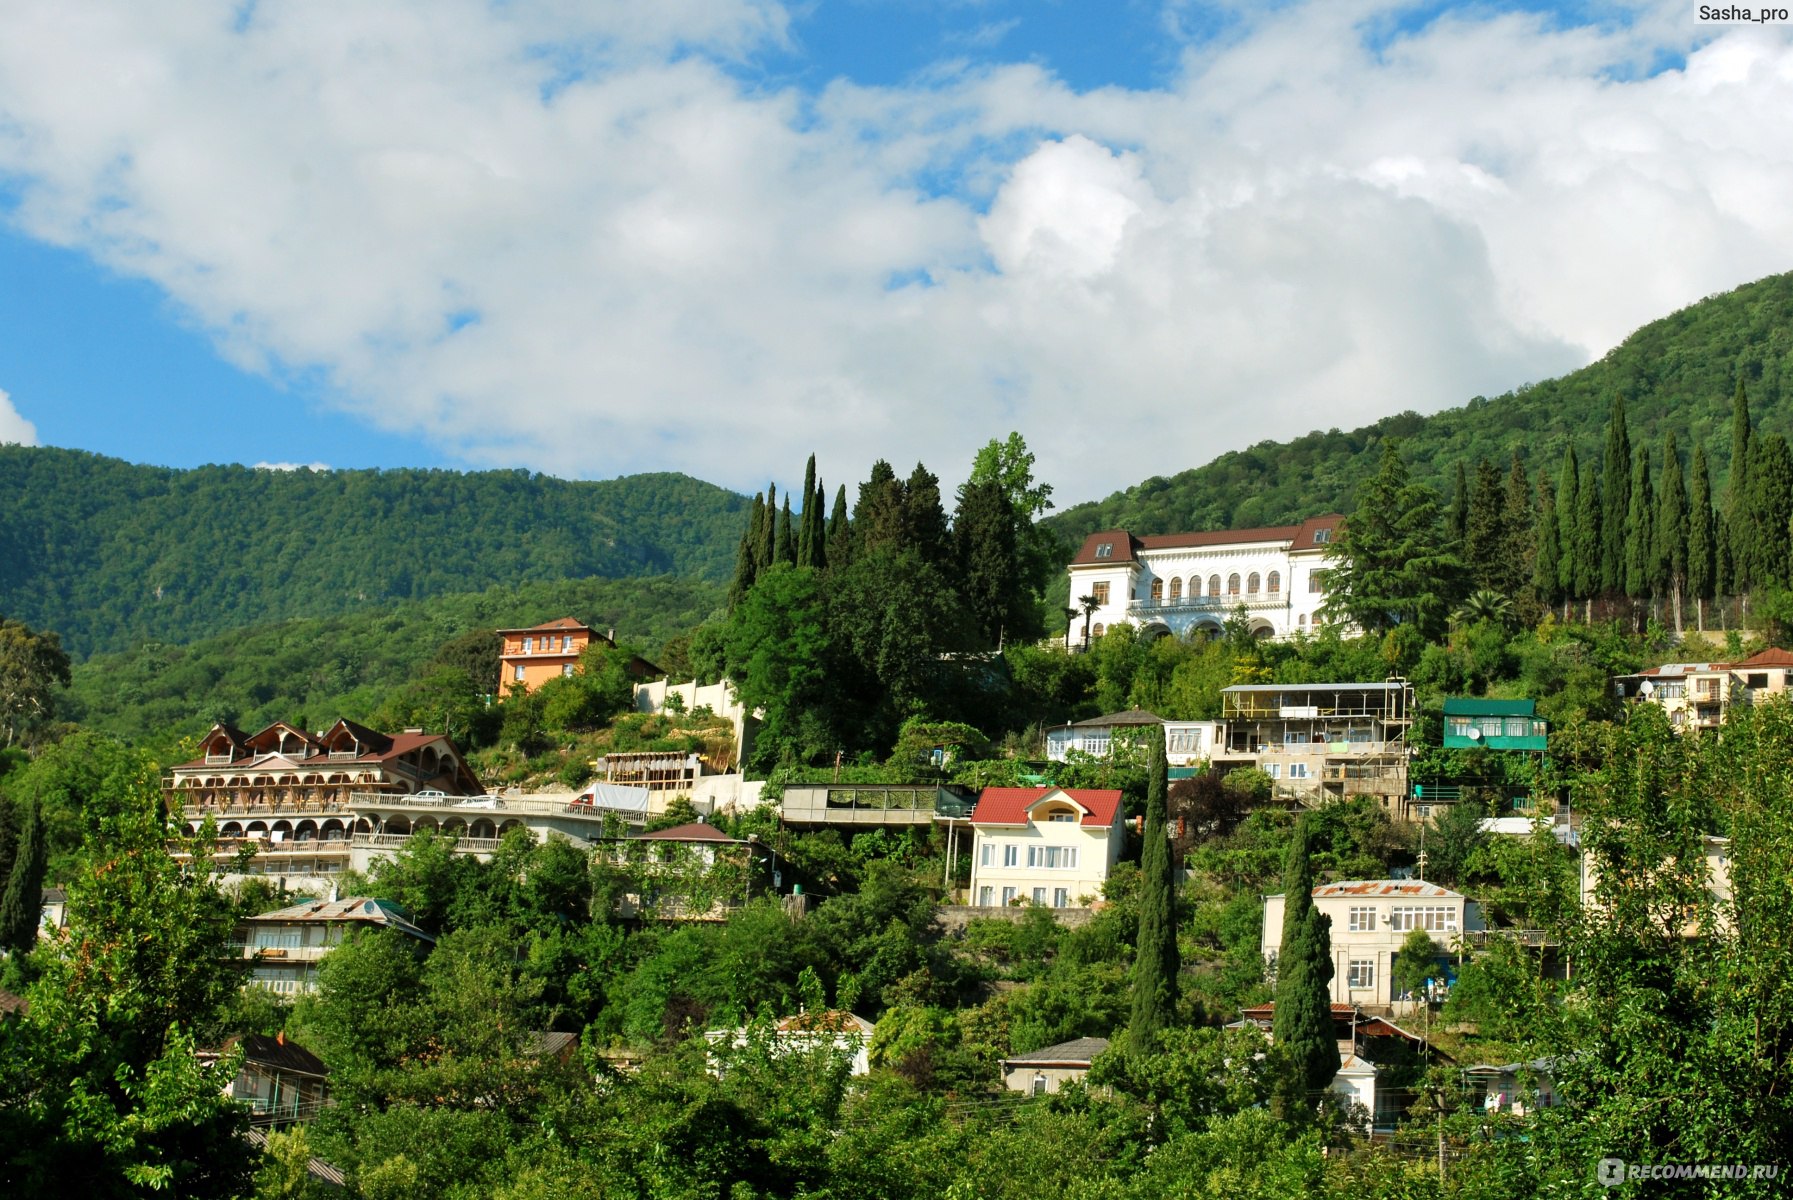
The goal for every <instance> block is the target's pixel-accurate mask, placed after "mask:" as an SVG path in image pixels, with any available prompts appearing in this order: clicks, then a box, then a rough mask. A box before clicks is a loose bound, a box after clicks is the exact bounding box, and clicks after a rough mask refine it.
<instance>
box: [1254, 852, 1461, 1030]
mask: <svg viewBox="0 0 1793 1200" xmlns="http://www.w3.org/2000/svg"><path fill="white" fill-rule="evenodd" d="M1314 907H1315V908H1317V909H1319V910H1320V912H1321V913H1323V914H1325V915H1326V916H1328V917H1330V918H1332V957H1333V964H1332V965H1333V973H1332V999H1333V1002H1334V1003H1335V1004H1349V1005H1355V1006H1358V1007H1361V1008H1364V1009H1366V1010H1370V1011H1377V1010H1380V1011H1395V1010H1402V1011H1405V1010H1410V1009H1415V1008H1418V1007H1419V1005H1420V1004H1421V1003H1422V1000H1423V997H1415V996H1411V995H1407V994H1398V993H1397V992H1396V990H1395V986H1394V978H1393V976H1394V965H1395V959H1396V957H1397V956H1398V955H1399V954H1400V951H1401V943H1402V942H1404V941H1406V940H1407V938H1408V937H1409V936H1411V935H1412V933H1413V931H1414V930H1416V929H1423V930H1425V931H1426V933H1428V934H1429V935H1431V938H1432V942H1433V944H1434V945H1436V946H1437V947H1438V948H1439V950H1440V951H1441V952H1445V951H1449V950H1451V949H1452V948H1453V947H1454V946H1455V945H1456V944H1457V942H1458V940H1459V938H1460V935H1461V934H1463V933H1464V932H1465V931H1468V930H1479V929H1486V928H1487V926H1486V924H1485V923H1484V922H1483V920H1482V909H1481V905H1479V904H1477V903H1476V902H1475V901H1474V900H1471V899H1469V898H1468V897H1467V896H1465V895H1463V894H1462V893H1461V892H1453V891H1451V890H1450V889H1449V888H1443V887H1439V886H1438V885H1437V884H1435V883H1423V882H1421V881H1419V880H1416V879H1372V880H1346V881H1342V882H1339V883H1324V884H1321V885H1320V886H1319V887H1316V888H1315V889H1314ZM1282 918H1283V897H1282V896H1265V897H1264V932H1263V941H1262V949H1263V954H1264V961H1265V962H1267V963H1269V964H1271V965H1272V966H1273V967H1274V965H1275V962H1276V955H1277V951H1278V949H1279V944H1278V943H1279V941H1280V939H1281V937H1282ZM1434 966H1435V968H1436V973H1435V974H1434V975H1433V976H1432V978H1433V979H1435V980H1436V981H1437V982H1436V983H1435V984H1434V988H1433V992H1434V995H1436V994H1438V993H1439V992H1442V991H1443V990H1445V989H1447V988H1448V987H1449V984H1450V982H1451V980H1452V979H1454V978H1455V970H1454V960H1451V959H1448V958H1447V957H1445V956H1444V955H1443V954H1442V953H1441V955H1440V957H1439V958H1437V959H1435V960H1434Z"/></svg>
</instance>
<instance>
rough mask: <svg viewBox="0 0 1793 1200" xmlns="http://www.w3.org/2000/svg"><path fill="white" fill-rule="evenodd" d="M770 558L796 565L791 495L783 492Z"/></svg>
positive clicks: (795, 540) (795, 542) (795, 541)
mask: <svg viewBox="0 0 1793 1200" xmlns="http://www.w3.org/2000/svg"><path fill="white" fill-rule="evenodd" d="M772 560H773V561H774V562H781V563H785V564H787V565H789V566H796V565H797V539H796V535H795V533H794V532H793V531H792V528H791V495H790V493H789V492H786V493H785V497H784V508H783V509H781V510H780V511H779V513H778V532H777V534H776V535H775V537H774V540H773V544H772Z"/></svg>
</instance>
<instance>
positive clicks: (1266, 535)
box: [1071, 513, 1344, 567]
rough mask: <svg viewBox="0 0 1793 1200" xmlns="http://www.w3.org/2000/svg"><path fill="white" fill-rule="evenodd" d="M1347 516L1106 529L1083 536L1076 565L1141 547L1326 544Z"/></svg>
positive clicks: (1127, 556)
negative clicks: (1178, 528)
mask: <svg viewBox="0 0 1793 1200" xmlns="http://www.w3.org/2000/svg"><path fill="white" fill-rule="evenodd" d="M1343 520H1344V517H1342V516H1340V515H1339V514H1338V513H1327V514H1325V515H1323V516H1318V517H1309V518H1308V519H1307V520H1305V521H1303V522H1301V523H1300V524H1298V525H1264V526H1259V527H1257V528H1255V529H1211V530H1205V531H1202V532H1198V533H1153V534H1147V535H1145V536H1143V537H1135V536H1134V535H1133V534H1131V533H1128V532H1127V531H1126V530H1125V529H1106V530H1102V531H1100V532H1097V533H1092V534H1090V535H1089V536H1088V537H1086V538H1085V539H1083V545H1082V546H1081V547H1079V548H1078V551H1077V555H1076V557H1075V558H1073V559H1072V560H1071V565H1072V566H1073V567H1105V566H1109V565H1111V564H1113V563H1129V562H1136V561H1138V558H1139V554H1140V552H1141V551H1147V550H1196V549H1201V548H1203V547H1207V546H1254V545H1264V544H1266V543H1272V544H1274V543H1277V542H1281V543H1283V544H1285V545H1286V546H1287V547H1288V548H1289V550H1290V551H1291V552H1294V551H1297V550H1310V549H1313V548H1315V547H1326V546H1329V545H1330V544H1331V539H1332V532H1331V531H1332V530H1334V529H1336V528H1338V526H1339V524H1340V523H1341V522H1342V521H1343Z"/></svg>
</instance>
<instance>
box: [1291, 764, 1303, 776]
mask: <svg viewBox="0 0 1793 1200" xmlns="http://www.w3.org/2000/svg"><path fill="white" fill-rule="evenodd" d="M1289 778H1290V779H1306V778H1307V764H1306V763H1290V764H1289Z"/></svg>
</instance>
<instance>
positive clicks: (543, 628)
mask: <svg viewBox="0 0 1793 1200" xmlns="http://www.w3.org/2000/svg"><path fill="white" fill-rule="evenodd" d="M568 629H583V630H585V632H587V633H590V632H591V631H592V630H591V626H590V625H587V624H586V623H585V622H584V621H575V620H573V618H571V617H556V618H555V619H554V620H552V621H546V622H543V623H542V624H540V625H530V626H528V627H527V628H524V629H500V630H498V631H497V632H499V633H545V632H547V631H548V630H554V631H555V632H557V633H558V632H561V631H564V630H568Z"/></svg>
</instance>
